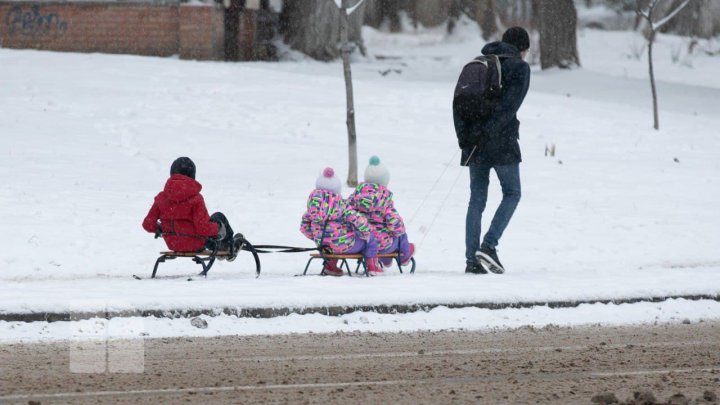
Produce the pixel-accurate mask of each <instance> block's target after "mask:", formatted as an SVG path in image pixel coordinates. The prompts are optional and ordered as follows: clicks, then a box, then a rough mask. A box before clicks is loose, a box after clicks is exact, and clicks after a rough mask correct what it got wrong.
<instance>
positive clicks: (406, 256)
mask: <svg viewBox="0 0 720 405" xmlns="http://www.w3.org/2000/svg"><path fill="white" fill-rule="evenodd" d="M389 182H390V172H389V171H388V170H387V169H386V168H385V166H383V165H381V164H380V158H378V157H377V156H373V157H372V158H370V164H369V165H368V167H367V168H366V169H365V182H364V183H362V184H360V185H358V186H357V188H356V189H355V192H354V193H353V194H352V195H351V196H350V197H348V201H349V202H350V204H351V205H352V206H353V207H354V208H355V209H356V210H357V211H358V212H360V213H361V214H363V215H364V216H365V217H366V218H367V219H368V221H369V222H370V226H371V228H372V232H373V236H374V237H375V239H376V240H377V245H378V251H379V252H380V253H393V252H397V251H399V252H400V264H401V265H403V266H405V265H407V264H409V263H410V260H411V259H412V256H413V254H414V253H415V245H413V244H412V243H409V242H408V237H407V233H406V232H405V224H404V222H403V219H402V217H401V216H400V214H398V212H397V210H395V204H394V203H393V199H392V197H393V194H392V192H390V190H388V188H387V185H388V183H389ZM382 264H383V266H385V267H387V266H390V265H391V264H392V259H390V258H383V259H382Z"/></svg>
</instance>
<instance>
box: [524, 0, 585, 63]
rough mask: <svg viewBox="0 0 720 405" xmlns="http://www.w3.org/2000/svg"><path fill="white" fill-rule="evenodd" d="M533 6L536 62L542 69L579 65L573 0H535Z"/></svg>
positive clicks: (575, 14)
mask: <svg viewBox="0 0 720 405" xmlns="http://www.w3.org/2000/svg"><path fill="white" fill-rule="evenodd" d="M533 8H534V10H533V11H534V12H535V14H536V18H537V21H536V25H537V27H538V30H539V31H540V66H541V67H542V68H543V69H548V68H552V67H559V68H562V69H569V68H572V67H575V66H580V58H579V57H578V50H577V10H576V9H575V3H573V0H535V1H534V2H533Z"/></svg>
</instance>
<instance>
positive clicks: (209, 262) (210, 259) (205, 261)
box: [150, 241, 260, 278]
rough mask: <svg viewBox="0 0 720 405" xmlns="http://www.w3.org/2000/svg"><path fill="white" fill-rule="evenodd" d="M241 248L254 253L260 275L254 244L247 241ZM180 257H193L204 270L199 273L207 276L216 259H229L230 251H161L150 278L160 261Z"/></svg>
mask: <svg viewBox="0 0 720 405" xmlns="http://www.w3.org/2000/svg"><path fill="white" fill-rule="evenodd" d="M240 250H245V251H248V252H250V253H252V255H253V258H254V259H255V273H256V274H257V276H256V277H260V258H259V257H258V254H257V251H255V248H254V247H253V245H251V244H250V242H248V241H245V243H244V244H243V246H242V247H241V248H240ZM239 253H240V252H238V254H239ZM178 257H187V258H191V259H192V260H193V261H194V262H195V263H197V264H199V265H201V266H202V272H200V274H199V275H200V276H207V273H208V272H209V271H210V268H211V267H212V266H213V264H215V260H216V259H227V258H228V257H230V252H229V251H226V250H221V251H218V250H207V249H206V250H203V251H200V252H175V251H172V250H170V251H165V252H160V257H158V259H157V260H156V261H155V267H153V272H152V275H151V276H150V278H155V275H156V274H157V271H158V266H159V265H160V263H164V262H165V261H167V260H174V259H177V258H178Z"/></svg>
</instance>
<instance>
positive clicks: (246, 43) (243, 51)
mask: <svg viewBox="0 0 720 405" xmlns="http://www.w3.org/2000/svg"><path fill="white" fill-rule="evenodd" d="M256 32H257V13H256V11H255V10H247V9H245V10H243V11H242V12H241V13H240V33H239V35H238V46H239V48H240V60H255V59H256V58H255V34H256Z"/></svg>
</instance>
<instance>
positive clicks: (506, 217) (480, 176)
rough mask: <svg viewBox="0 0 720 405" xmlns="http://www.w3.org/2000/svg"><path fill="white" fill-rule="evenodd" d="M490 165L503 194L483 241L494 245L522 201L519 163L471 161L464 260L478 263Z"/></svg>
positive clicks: (491, 245)
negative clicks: (503, 163)
mask: <svg viewBox="0 0 720 405" xmlns="http://www.w3.org/2000/svg"><path fill="white" fill-rule="evenodd" d="M490 169H495V173H496V174H497V177H498V180H500V186H501V187H502V193H503V198H502V201H501V202H500V206H498V208H497V210H496V211H495V215H494V216H493V219H492V222H491V223H490V228H489V229H488V231H487V232H486V233H485V237H484V238H483V243H484V244H486V245H488V246H490V247H492V248H494V247H495V246H497V244H498V241H499V240H500V237H501V236H502V234H503V231H505V228H506V227H507V225H508V223H510V218H512V216H513V213H514V212H515V208H517V205H518V202H520V164H519V163H515V164H511V165H503V166H494V167H493V166H487V165H484V164H482V163H474V164H471V165H470V203H469V204H468V211H467V217H466V218H465V260H466V262H467V263H476V262H477V259H475V252H477V251H478V249H480V222H481V220H482V214H483V211H484V210H485V204H486V203H487V196H488V185H489V184H490Z"/></svg>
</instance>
